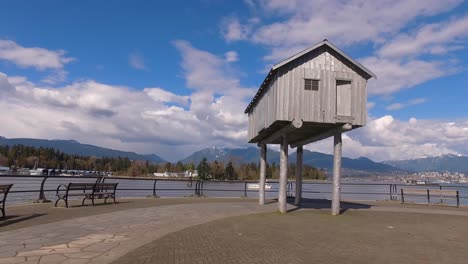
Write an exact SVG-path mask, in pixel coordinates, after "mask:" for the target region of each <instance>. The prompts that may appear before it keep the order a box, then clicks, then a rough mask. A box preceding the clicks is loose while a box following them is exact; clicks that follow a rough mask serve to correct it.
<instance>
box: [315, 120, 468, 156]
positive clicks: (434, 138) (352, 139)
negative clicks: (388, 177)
mask: <svg viewBox="0 0 468 264" xmlns="http://www.w3.org/2000/svg"><path fill="white" fill-rule="evenodd" d="M467 142H468V120H467V119H465V120H458V121H455V122H448V121H443V120H416V119H415V118H411V119H410V120H409V121H401V120H397V119H395V118H393V117H392V116H383V117H380V118H377V119H375V120H372V121H371V122H369V123H368V124H367V126H365V127H363V128H359V129H357V130H354V131H352V132H349V133H347V134H346V135H344V136H343V152H344V155H345V156H348V157H353V158H357V157H362V156H364V157H370V158H371V159H373V160H376V161H382V160H394V159H396V160H401V159H413V158H422V157H429V156H436V155H440V154H465V155H466V154H468V153H467V152H466V147H467ZM332 147H333V142H332V140H331V139H327V140H324V141H322V142H318V143H314V144H310V145H308V146H307V147H306V148H307V149H310V150H314V151H322V152H326V153H331V151H332Z"/></svg>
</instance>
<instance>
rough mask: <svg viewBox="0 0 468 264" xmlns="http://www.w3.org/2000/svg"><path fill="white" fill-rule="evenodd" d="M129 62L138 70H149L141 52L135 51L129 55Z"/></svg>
mask: <svg viewBox="0 0 468 264" xmlns="http://www.w3.org/2000/svg"><path fill="white" fill-rule="evenodd" d="M128 63H129V64H130V66H132V67H133V68H135V69H137V70H147V67H146V65H145V61H144V59H143V56H142V55H141V54H140V53H139V52H133V53H131V54H130V55H129V56H128Z"/></svg>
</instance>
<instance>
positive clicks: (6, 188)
mask: <svg viewBox="0 0 468 264" xmlns="http://www.w3.org/2000/svg"><path fill="white" fill-rule="evenodd" d="M11 186H13V184H4V185H0V194H3V198H2V200H0V211H2V217H1V218H3V217H5V216H6V214H5V202H6V198H7V195H8V193H9V192H10V189H11Z"/></svg>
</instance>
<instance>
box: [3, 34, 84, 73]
mask: <svg viewBox="0 0 468 264" xmlns="http://www.w3.org/2000/svg"><path fill="white" fill-rule="evenodd" d="M65 53H66V52H65V51H64V50H48V49H44V48H38V47H23V46H21V45H19V44H17V43H16V42H14V41H11V40H3V39H0V60H7V61H9V62H11V63H14V64H16V65H18V66H19V67H23V68H28V67H33V68H35V69H38V70H47V69H62V68H63V67H64V66H65V64H67V63H69V62H71V61H73V60H75V59H74V58H72V57H67V56H66V55H65Z"/></svg>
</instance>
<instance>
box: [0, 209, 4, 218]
mask: <svg viewBox="0 0 468 264" xmlns="http://www.w3.org/2000/svg"><path fill="white" fill-rule="evenodd" d="M0 211H2V217H1V218H3V217H5V208H4V207H3V206H1V207H0Z"/></svg>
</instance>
